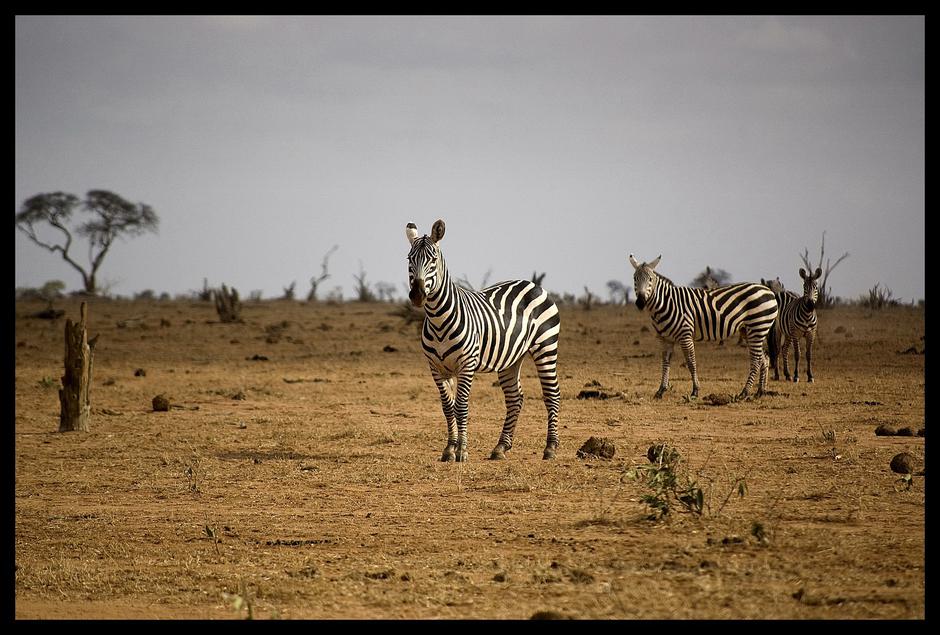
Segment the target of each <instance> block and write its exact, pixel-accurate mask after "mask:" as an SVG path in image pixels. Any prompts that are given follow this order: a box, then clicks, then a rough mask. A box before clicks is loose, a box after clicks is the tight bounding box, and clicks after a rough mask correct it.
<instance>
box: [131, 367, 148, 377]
mask: <svg viewBox="0 0 940 635" xmlns="http://www.w3.org/2000/svg"><path fill="white" fill-rule="evenodd" d="M146 376H147V371H145V370H144V369H143V368H138V369H137V370H135V371H134V377H146Z"/></svg>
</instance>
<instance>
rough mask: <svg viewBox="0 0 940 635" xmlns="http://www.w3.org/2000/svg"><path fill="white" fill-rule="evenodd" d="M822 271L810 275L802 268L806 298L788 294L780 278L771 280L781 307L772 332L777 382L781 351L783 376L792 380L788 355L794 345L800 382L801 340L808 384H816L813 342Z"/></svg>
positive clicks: (795, 373) (795, 376)
mask: <svg viewBox="0 0 940 635" xmlns="http://www.w3.org/2000/svg"><path fill="white" fill-rule="evenodd" d="M821 275H822V268H819V267H817V268H816V271H815V272H813V273H812V274H811V275H810V274H807V273H806V270H805V269H802V268H801V269H800V277H801V278H802V279H803V295H802V296H800V295H797V294H796V293H794V292H792V291H786V290H785V289H784V288H783V285H782V284H781V283H780V278H777V280H776V281H770V282H769V283H768V286H769V287H770V290H771V291H773V292H774V295H775V296H776V297H777V304H779V306H780V310H779V313H778V315H777V319H776V320H775V321H774V326H773V328H772V329H771V331H770V340H771V342H772V344H771V347H770V365H771V366H772V367H773V369H774V379H780V372H779V370H778V368H777V354H776V350H775V349H779V351H780V355H782V356H783V376H784V378H785V379H786V380H787V381H790V365H789V352H790V345H791V344H792V345H793V358H794V359H793V381H794V382H798V381H800V375H799V373H800V337H801V336H802V337H803V338H804V339H805V340H806V381H808V382H810V383H812V382H813V342H814V341H815V340H816V303H817V302H818V301H819V283H818V280H819V276H821Z"/></svg>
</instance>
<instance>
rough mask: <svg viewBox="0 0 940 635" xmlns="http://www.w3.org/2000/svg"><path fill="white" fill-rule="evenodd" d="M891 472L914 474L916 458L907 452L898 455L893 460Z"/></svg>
mask: <svg viewBox="0 0 940 635" xmlns="http://www.w3.org/2000/svg"><path fill="white" fill-rule="evenodd" d="M891 471H892V472H896V473H898V474H913V472H914V457H913V456H911V455H910V454H908V453H907V452H901V453H900V454H896V455H895V456H894V458H893V459H891Z"/></svg>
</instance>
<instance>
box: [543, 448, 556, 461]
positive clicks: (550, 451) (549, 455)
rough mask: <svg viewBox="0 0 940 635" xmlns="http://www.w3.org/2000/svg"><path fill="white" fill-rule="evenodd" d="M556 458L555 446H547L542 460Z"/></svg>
mask: <svg viewBox="0 0 940 635" xmlns="http://www.w3.org/2000/svg"><path fill="white" fill-rule="evenodd" d="M554 458H555V448H545V451H544V452H542V460H543V461H547V460H548V459H554Z"/></svg>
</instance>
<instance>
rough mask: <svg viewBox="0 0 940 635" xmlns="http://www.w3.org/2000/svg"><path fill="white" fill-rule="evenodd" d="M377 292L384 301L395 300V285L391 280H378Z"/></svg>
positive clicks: (376, 284)
mask: <svg viewBox="0 0 940 635" xmlns="http://www.w3.org/2000/svg"><path fill="white" fill-rule="evenodd" d="M375 292H376V293H377V294H378V296H379V300H380V301H382V302H393V301H394V300H395V285H394V284H392V283H391V282H376V283H375Z"/></svg>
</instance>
